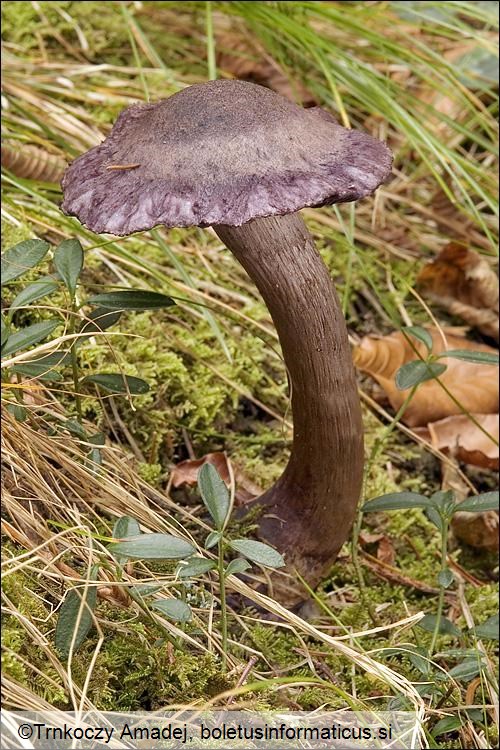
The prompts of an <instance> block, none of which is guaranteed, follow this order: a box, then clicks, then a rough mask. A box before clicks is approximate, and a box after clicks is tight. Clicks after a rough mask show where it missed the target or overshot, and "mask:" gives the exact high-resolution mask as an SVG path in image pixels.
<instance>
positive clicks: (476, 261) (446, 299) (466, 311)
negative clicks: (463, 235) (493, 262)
mask: <svg viewBox="0 0 500 750" xmlns="http://www.w3.org/2000/svg"><path fill="white" fill-rule="evenodd" d="M417 282H418V285H419V286H420V287H421V289H422V291H423V293H424V294H425V296H426V297H428V298H429V299H431V300H432V301H433V302H435V303H436V304H438V305H440V306H441V307H443V308H445V309H446V310H448V312H450V313H452V314H453V315H457V316H459V317H461V318H462V319H463V320H465V321H466V322H467V323H469V324H470V325H471V326H474V327H475V328H477V329H478V330H479V331H481V333H484V334H485V336H490V337H491V338H493V339H495V340H496V341H498V339H499V323H498V297H499V292H498V289H499V285H498V277H497V275H496V273H495V272H494V270H493V268H492V267H491V266H490V264H489V263H488V261H487V260H486V259H485V258H482V257H481V256H480V255H479V254H478V253H476V252H474V250H471V249H470V248H468V247H466V246H465V245H463V244H461V243H458V242H450V243H449V244H448V245H446V247H445V248H444V249H443V250H442V251H441V252H440V253H439V255H438V256H437V258H436V259H435V260H434V261H432V262H431V263H428V264H427V265H426V266H424V268H423V269H422V271H421V272H420V274H419V276H418V279H417Z"/></svg>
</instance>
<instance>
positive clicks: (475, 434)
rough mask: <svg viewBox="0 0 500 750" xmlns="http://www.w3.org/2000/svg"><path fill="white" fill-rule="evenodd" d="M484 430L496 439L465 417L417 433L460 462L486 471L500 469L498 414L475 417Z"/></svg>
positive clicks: (438, 423)
mask: <svg viewBox="0 0 500 750" xmlns="http://www.w3.org/2000/svg"><path fill="white" fill-rule="evenodd" d="M471 416H472V417H473V418H474V419H475V420H476V422H478V423H479V424H480V425H481V427H482V428H483V429H484V430H485V431H486V432H487V433H488V434H489V435H491V436H492V438H494V440H496V444H495V442H494V441H493V440H491V438H489V437H488V436H487V435H485V434H484V432H482V431H481V430H480V429H479V427H477V426H476V425H475V424H474V422H472V421H471V420H470V418H469V417H468V416H466V415H465V414H460V415H457V416H454V417H446V419H440V420H439V421H437V422H430V423H429V424H428V425H427V427H417V428H416V429H415V432H416V434H417V435H420V436H421V437H423V438H424V439H425V440H427V441H428V442H429V443H431V445H432V446H433V447H434V448H436V449H437V450H440V451H443V452H446V453H450V454H451V455H452V456H454V457H455V458H457V459H458V460H459V461H463V462H464V463H466V464H473V465H474V466H481V467H482V468H484V469H498V466H499V458H498V451H499V449H498V441H499V429H498V428H499V423H498V414H472V415H471Z"/></svg>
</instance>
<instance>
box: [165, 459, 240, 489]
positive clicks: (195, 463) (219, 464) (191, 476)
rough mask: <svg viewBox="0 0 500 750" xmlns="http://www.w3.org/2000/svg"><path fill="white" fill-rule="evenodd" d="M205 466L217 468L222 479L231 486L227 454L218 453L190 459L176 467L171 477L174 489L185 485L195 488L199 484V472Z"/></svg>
mask: <svg viewBox="0 0 500 750" xmlns="http://www.w3.org/2000/svg"><path fill="white" fill-rule="evenodd" d="M204 464H212V466H215V468H216V469H217V472H218V474H219V476H220V478H221V479H222V480H223V481H224V482H225V483H226V484H229V482H230V473H229V466H228V458H227V456H226V454H225V453H222V452H217V453H207V454H206V455H205V456H203V457H202V458H196V459H194V458H190V459H188V460H187V461H181V462H180V463H178V464H177V465H176V466H174V468H173V470H172V473H171V475H170V479H171V482H172V487H182V485H183V484H187V485H188V487H194V486H195V485H196V484H197V482H198V472H199V470H200V469H201V467H202V466H203V465H204Z"/></svg>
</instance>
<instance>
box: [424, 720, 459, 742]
mask: <svg viewBox="0 0 500 750" xmlns="http://www.w3.org/2000/svg"><path fill="white" fill-rule="evenodd" d="M461 726H462V719H461V718H460V716H446V717H445V718H444V719H440V720H439V721H438V722H437V724H436V725H435V726H434V727H433V729H432V732H431V734H432V736H433V737H434V738H436V737H439V736H440V735H441V734H448V732H455V731H456V730H457V729H460V727H461Z"/></svg>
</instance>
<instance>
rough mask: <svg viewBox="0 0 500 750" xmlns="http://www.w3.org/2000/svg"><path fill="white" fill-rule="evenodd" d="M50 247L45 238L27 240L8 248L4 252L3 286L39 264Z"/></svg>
mask: <svg viewBox="0 0 500 750" xmlns="http://www.w3.org/2000/svg"><path fill="white" fill-rule="evenodd" d="M48 249H49V244H48V242H44V241H43V240H25V241H24V242H19V244H17V245H14V247H10V248H9V249H8V250H6V251H5V252H4V253H3V254H2V286H3V285H4V284H7V283H8V282H9V281H13V279H17V278H19V276H22V275H23V273H25V272H26V271H28V270H29V269H30V268H34V267H35V266H36V265H38V263H40V261H41V260H42V258H44V257H45V255H46V254H47V251H48Z"/></svg>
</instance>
